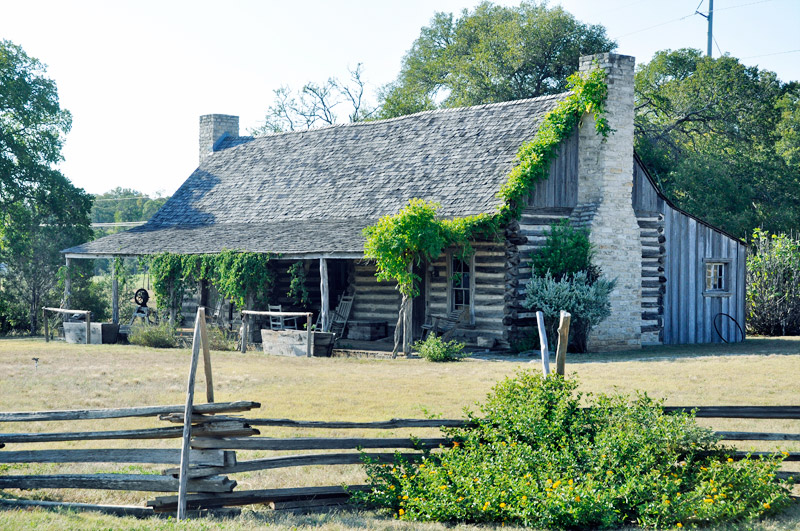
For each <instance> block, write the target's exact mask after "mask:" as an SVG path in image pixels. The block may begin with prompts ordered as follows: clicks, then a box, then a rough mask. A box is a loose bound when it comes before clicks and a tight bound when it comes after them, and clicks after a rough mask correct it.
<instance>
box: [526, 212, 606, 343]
mask: <svg viewBox="0 0 800 531" xmlns="http://www.w3.org/2000/svg"><path fill="white" fill-rule="evenodd" d="M531 266H532V278H531V281H530V283H528V286H527V288H526V292H527V297H526V298H525V302H524V305H525V306H526V307H527V308H530V309H533V310H537V311H538V310H541V311H542V313H544V315H545V317H548V318H549V319H550V321H551V323H552V324H551V326H550V327H548V335H549V336H550V337H551V340H552V339H553V338H555V335H556V331H555V329H556V321H557V318H558V316H559V313H560V312H561V310H565V311H567V312H569V313H571V314H572V326H571V329H570V347H571V349H572V350H573V351H576V352H586V349H587V340H588V336H589V332H590V331H591V329H592V328H593V327H594V326H596V325H598V324H599V323H600V322H602V321H603V320H604V319H605V318H606V317H608V316H609V315H610V314H611V304H610V302H609V295H610V294H611V291H612V290H613V289H614V286H615V285H616V281H615V280H607V279H604V278H602V277H601V274H602V272H601V271H600V268H598V267H597V266H595V265H594V264H592V245H591V243H590V242H589V233H588V231H586V230H584V229H576V228H574V227H572V226H571V225H570V224H569V221H567V220H563V221H562V222H560V223H555V224H553V225H552V226H551V228H550V232H549V234H548V235H547V240H546V241H545V244H544V247H542V249H540V250H539V251H538V252H536V253H534V254H533V255H531Z"/></svg>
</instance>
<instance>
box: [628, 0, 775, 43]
mask: <svg viewBox="0 0 800 531" xmlns="http://www.w3.org/2000/svg"><path fill="white" fill-rule="evenodd" d="M774 1H775V0H757V1H756V2H748V3H746V4H737V5H735V6H728V7H721V8H718V9H714V10H713V12H714V13H716V12H718V11H727V10H728V9H737V8H740V7H747V6H754V5H757V4H765V3H767V2H774ZM702 3H703V2H702V1H701V2H700V4H699V5H698V6H697V7H698V8H699V7H700V5H702ZM697 14H700V15H701V16H706V15H703V14H702V13H698V12H697V9H695V10H694V12H692V13H689V14H688V15H684V16H682V17H678V18H673V19H671V20H667V21H665V22H661V23H659V24H654V25H653V26H648V27H646V28H642V29H638V30H636V31H632V32H630V33H625V34H624V35H618V36H617V37H616V38H617V39H619V38H622V37H627V36H628V35H635V34H637V33H641V32H643V31H648V30H651V29H654V28H660V27H661V26H666V25H667V24H673V23H675V22H680V21H682V20H686V19H687V18H690V17H693V16H695V15H697Z"/></svg>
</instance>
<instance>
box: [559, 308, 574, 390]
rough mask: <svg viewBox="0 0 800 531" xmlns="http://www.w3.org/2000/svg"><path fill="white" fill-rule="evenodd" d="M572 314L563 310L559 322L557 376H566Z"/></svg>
mask: <svg viewBox="0 0 800 531" xmlns="http://www.w3.org/2000/svg"><path fill="white" fill-rule="evenodd" d="M571 321H572V314H570V313H569V312H565V311H564V310H561V316H560V319H559V322H558V346H557V347H556V374H560V375H561V376H564V371H565V366H566V363H567V345H568V344H569V324H570V322H571Z"/></svg>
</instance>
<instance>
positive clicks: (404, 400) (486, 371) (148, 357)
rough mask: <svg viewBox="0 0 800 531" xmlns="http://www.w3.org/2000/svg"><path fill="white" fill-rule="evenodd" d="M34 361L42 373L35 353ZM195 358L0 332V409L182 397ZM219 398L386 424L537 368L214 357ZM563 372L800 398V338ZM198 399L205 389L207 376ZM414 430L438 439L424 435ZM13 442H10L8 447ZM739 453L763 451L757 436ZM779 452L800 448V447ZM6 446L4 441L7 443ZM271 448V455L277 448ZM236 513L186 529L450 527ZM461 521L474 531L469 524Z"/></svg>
mask: <svg viewBox="0 0 800 531" xmlns="http://www.w3.org/2000/svg"><path fill="white" fill-rule="evenodd" d="M34 357H38V358H39V366H38V369H34V362H33V360H32V358H34ZM188 365H189V351H188V350H158V349H147V348H139V347H133V346H119V345H110V346H109V345H89V346H86V345H67V344H64V343H60V342H55V343H49V344H45V343H44V342H43V341H42V340H28V339H8V340H0V410H2V411H28V410H46V409H79V408H106V407H126V406H134V405H158V404H182V403H183V402H184V399H185V391H186V389H185V387H186V378H187V372H188ZM213 365H214V387H215V394H216V399H217V401H228V400H255V401H258V402H261V404H262V407H261V409H260V410H256V411H253V412H250V413H248V414H247V415H248V416H251V417H255V416H257V417H282V418H293V419H310V420H362V421H366V420H385V419H389V418H392V417H417V418H419V417H422V416H424V415H425V414H426V413H431V414H437V415H441V416H442V417H460V416H462V415H463V409H464V408H465V407H474V404H475V403H476V402H477V401H479V400H481V399H482V398H483V397H484V396H485V395H486V393H487V392H488V391H489V389H490V388H491V387H492V385H494V384H495V383H496V382H497V381H498V380H500V379H502V378H504V377H506V376H509V375H511V374H513V373H514V372H515V371H516V370H518V369H520V368H534V369H537V370H538V368H539V365H538V363H537V362H536V361H534V362H533V363H530V359H520V358H500V357H493V358H486V359H470V360H467V361H464V362H461V363H453V364H434V363H428V362H426V361H424V360H417V359H412V360H406V359H401V360H374V359H352V358H350V359H345V358H334V359H322V358H313V359H306V358H280V357H273V356H265V355H264V354H262V353H260V352H248V353H247V354H239V353H231V352H214V353H213ZM568 373H570V374H571V375H575V376H577V377H578V378H579V380H580V382H581V387H582V389H583V390H584V391H586V392H593V393H601V392H612V391H615V390H620V391H624V392H634V391H645V392H647V393H648V394H650V395H651V396H654V397H657V398H663V399H664V400H665V401H666V403H667V404H668V405H798V404H800V396H798V380H797V376H798V374H800V338H781V339H750V340H748V341H747V342H746V343H744V344H739V345H708V346H692V347H658V348H649V349H645V350H642V351H637V352H629V353H617V354H614V355H582V356H578V355H576V356H572V357H570V358H569V359H568ZM198 374H199V381H198V393H197V395H196V396H198V399H202V397H204V393H203V392H202V390H201V387H200V386H202V385H203V384H204V382H203V379H202V370H201V371H199V373H198ZM163 424H164V423H162V422H159V421H158V420H156V419H116V420H106V421H79V422H71V423H58V422H50V423H26V424H24V425H23V424H4V425H3V426H2V427H0V431H3V432H40V431H78V430H81V431H82V430H87V431H88V430H102V429H134V428H143V427H160V426H162V425H163ZM714 426H715V427H717V428H720V429H750V430H769V431H784V432H794V433H798V432H800V427H799V426H798V423H797V422H796V421H727V422H721V421H714ZM261 431H262V435H267V436H269V435H273V436H277V435H281V436H313V435H323V434H325V435H329V434H330V435H347V436H357V435H369V436H380V437H391V436H404V435H408V434H409V433H412V432H411V431H409V430H393V431H390V430H386V431H379V432H375V431H371V432H368V431H366V430H364V431H361V432H359V431H357V430H346V431H345V430H342V431H339V432H336V431H333V430H326V431H321V430H313V431H311V430H306V431H301V430H289V429H281V430H278V429H262V430H261ZM413 434H414V435H418V436H424V435H435V434H436V433H435V432H431V431H423V430H416V431H414V432H413ZM11 446H12V445H8V448H7V449H11ZM132 446H138V447H146V448H159V447H160V448H177V447H179V442H178V441H177V440H175V439H172V440H165V441H138V442H137V441H96V442H91V443H50V444H37V445H28V446H26V448H28V449H33V448H65V447H68V448H114V447H132ZM740 446H741V447H742V448H743V449H749V448H753V449H767V448H772V447H765V446H755V445H753V444H752V443H743V444H742V445H740ZM781 448H782V449H786V450H794V451H798V450H800V445H798V444H797V443H787V444H783V445H781ZM0 451H2V450H0ZM273 455H274V454H273ZM265 456H267V453H266V452H240V453H239V457H240V459H249V458H255V457H265ZM163 467H164V466H163V465H130V466H122V467H119V466H118V467H115V466H114V465H107V464H71V465H49V464H37V465H0V473H2V474H26V473H55V472H63V473H90V472H128V473H159V471H160V469H161V468H163ZM233 478H234V479H236V480H237V481H238V482H239V487H238V488H240V489H249V488H271V487H289V486H308V485H334V484H340V483H343V482H347V483H350V482H353V483H358V482H361V481H363V475H362V473H361V470H360V468H359V467H357V466H339V467H307V468H288V469H278V470H272V471H265V472H257V473H249V474H239V475H235V476H233ZM3 496H25V497H29V498H36V499H63V500H69V501H84V502H90V503H114V504H136V505H141V504H142V503H143V502H144V500H146V499H148V498H150V497H151V495H150V494H149V493H118V492H112V491H71V490H56V491H54V490H50V491H29V492H23V493H20V492H17V491H7V492H6V493H3V492H0V497H3ZM254 509H255V510H253V511H247V512H246V513H245V514H243V515H242V516H240V517H238V518H235V519H232V520H224V519H211V520H202V521H196V522H193V523H191V524H190V525H189V526H188V528H190V529H208V528H224V529H253V528H261V527H277V528H279V529H289V528H297V529H311V528H315V529H316V528H325V529H352V528H363V529H445V528H444V527H443V526H438V525H419V524H403V523H399V522H394V521H392V520H387V519H385V518H383V517H381V516H379V515H374V514H371V513H361V512H346V513H331V514H317V515H286V514H274V513H271V512H268V511H264V510H263V509H261V508H258V507H255V508H254ZM21 527H31V528H33V527H35V528H37V529H39V528H41V529H84V528H114V529H172V528H174V527H175V528H177V527H180V528H181V529H183V528H184V526H178V525H176V524H174V523H173V522H168V521H162V520H157V521H152V520H146V521H137V520H135V519H131V518H116V517H110V516H103V515H90V514H70V513H48V512H44V511H39V510H35V511H2V510H0V529H15V528H21ZM799 528H800V511H798V509H797V507H795V508H793V509H792V510H790V511H789V512H787V513H786V514H785V515H782V516H781V517H780V518H777V519H772V520H769V521H766V522H763V523H758V524H747V525H746V526H744V527H735V526H734V527H727V528H724V529H761V530H764V531H767V530H775V531H778V530H780V531H783V530H786V531H788V530H789V529H799ZM463 529H471V528H470V527H463Z"/></svg>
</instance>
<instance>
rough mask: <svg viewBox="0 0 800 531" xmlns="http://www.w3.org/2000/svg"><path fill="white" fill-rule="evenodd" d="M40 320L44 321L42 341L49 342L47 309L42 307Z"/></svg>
mask: <svg viewBox="0 0 800 531" xmlns="http://www.w3.org/2000/svg"><path fill="white" fill-rule="evenodd" d="M42 320H43V321H44V342H45V343H49V342H50V325H49V324H48V323H47V310H45V309H44V308H42Z"/></svg>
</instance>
